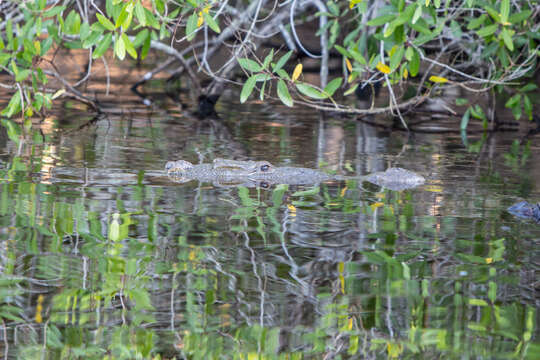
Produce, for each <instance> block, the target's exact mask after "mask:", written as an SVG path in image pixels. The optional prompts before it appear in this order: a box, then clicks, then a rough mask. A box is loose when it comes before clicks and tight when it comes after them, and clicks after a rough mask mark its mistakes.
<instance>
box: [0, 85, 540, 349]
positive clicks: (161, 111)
mask: <svg viewBox="0 0 540 360" xmlns="http://www.w3.org/2000/svg"><path fill="white" fill-rule="evenodd" d="M236 96H237V95H235V94H226V95H225V96H224V100H222V101H221V102H220V103H219V105H218V112H219V113H220V115H221V119H214V120H205V121H201V120H198V119H196V118H195V117H192V116H189V115H188V114H187V113H186V111H185V109H183V108H181V107H180V106H179V105H178V103H174V102H173V101H171V100H170V99H167V98H166V97H154V101H155V103H154V106H153V107H149V108H148V107H145V106H143V105H141V104H140V102H139V100H138V99H137V98H135V97H133V96H131V95H129V94H126V95H125V96H124V97H123V98H122V101H121V103H117V104H115V103H111V104H109V111H108V113H109V115H107V116H102V117H99V118H92V115H91V114H88V113H87V112H85V111H84V109H81V108H80V105H78V104H76V103H70V102H65V103H63V104H62V105H61V106H60V107H59V108H58V109H57V110H56V111H55V112H54V113H53V114H52V115H51V116H50V117H49V118H47V119H46V120H45V121H43V122H42V123H41V124H37V123H36V125H35V126H34V129H35V130H33V131H27V132H26V135H25V136H24V137H17V136H13V133H15V134H17V132H16V130H13V131H12V134H11V138H8V133H7V132H6V131H5V130H4V129H3V128H2V129H0V134H1V135H0V149H1V150H0V154H1V156H0V164H1V165H0V178H1V180H0V224H1V225H0V246H1V247H2V251H1V253H0V254H1V257H0V269H1V277H0V317H1V318H2V323H1V324H0V327H1V328H0V347H2V348H3V350H2V352H0V353H3V354H4V355H5V356H7V357H11V358H24V359H34V358H36V359H37V358H39V359H53V358H81V359H83V358H84V359H86V358H106V357H108V358H115V359H134V358H152V357H155V356H158V355H159V356H161V358H167V359H170V358H173V357H176V359H182V358H188V359H348V358H351V359H372V358H373V359H378V358H380V359H387V358H403V359H409V358H414V359H435V358H441V359H447V358H459V359H493V358H500V359H513V358H516V359H538V358H540V342H539V335H540V332H539V330H538V319H539V315H538V305H539V303H540V298H539V290H540V283H539V280H538V279H539V277H538V274H539V268H540V260H539V255H540V252H539V250H538V246H539V244H540V240H539V239H540V225H538V224H535V223H533V222H528V221H523V220H519V219H516V218H514V217H512V216H511V215H510V214H509V213H507V212H506V211H505V209H506V208H507V207H508V206H510V205H512V204H513V203H515V202H517V201H519V200H522V199H526V200H529V201H540V181H538V180H537V179H538V178H539V176H540V165H539V164H540V156H539V155H538V154H539V153H540V146H539V144H538V136H537V137H536V138H535V137H531V138H530V139H529V140H523V135H522V134H520V133H495V134H492V135H489V136H487V137H485V138H482V135H475V136H473V137H469V138H468V139H467V145H468V146H467V147H466V146H464V145H463V139H462V137H461V136H460V135H459V134H432V135H429V134H418V133H416V134H414V133H413V134H410V135H407V134H406V133H404V132H396V131H394V132H390V131H387V130H384V129H381V128H377V127H373V126H370V125H366V124H363V123H361V122H357V121H354V120H352V119H347V118H340V117H337V116H328V115H327V116H326V117H322V116H321V115H319V114H317V113H315V112H313V111H312V110H307V109H301V108H300V109H295V110H294V112H293V111H291V110H290V109H288V108H284V107H280V106H276V105H274V104H261V103H251V104H248V105H245V106H239V105H238V104H237V102H236V99H237V97H236ZM520 141H522V143H521V144H520ZM216 157H225V158H237V159H259V160H262V159H265V160H268V161H270V162H272V163H273V164H276V165H295V166H306V167H318V166H323V167H324V168H325V169H328V170H332V171H333V170H335V171H338V172H342V173H349V174H350V173H356V174H359V175H361V174H366V173H370V172H373V171H379V170H384V169H386V168H387V167H389V166H400V167H404V168H407V169H410V170H413V171H416V172H418V173H421V174H423V175H424V176H425V177H426V178H427V179H428V181H427V183H426V184H425V185H424V186H421V187H419V188H416V189H411V190H406V191H401V192H395V191H390V190H385V189H381V188H379V187H377V186H375V185H371V184H368V183H362V182H359V181H355V180H348V181H346V182H330V183H324V184H319V185H316V186H288V187H287V186H284V185H280V186H276V187H272V188H270V189H257V188H245V187H224V186H218V185H219V184H208V183H205V184H201V183H198V182H195V181H193V182H190V183H185V184H178V183H174V182H172V181H170V180H169V179H168V178H167V177H166V176H164V174H163V172H162V170H163V168H164V165H165V163H166V161H167V160H173V159H180V158H182V159H186V160H189V161H192V162H198V161H199V160H200V159H204V161H205V162H207V161H211V160H212V159H214V158H216Z"/></svg>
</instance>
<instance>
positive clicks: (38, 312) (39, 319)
mask: <svg viewBox="0 0 540 360" xmlns="http://www.w3.org/2000/svg"><path fill="white" fill-rule="evenodd" d="M42 311H43V295H39V296H38V299H37V305H36V317H35V319H36V322H37V323H38V324H41V323H42V322H43V317H42V316H41V312H42Z"/></svg>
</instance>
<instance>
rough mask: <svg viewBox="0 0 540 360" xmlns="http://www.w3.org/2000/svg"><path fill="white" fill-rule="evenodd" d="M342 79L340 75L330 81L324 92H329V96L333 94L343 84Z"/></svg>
mask: <svg viewBox="0 0 540 360" xmlns="http://www.w3.org/2000/svg"><path fill="white" fill-rule="evenodd" d="M342 81H343V79H342V78H340V77H338V78H335V79H334V80H332V81H330V82H329V83H328V85H326V87H325V88H324V92H325V93H326V94H328V96H333V95H334V93H335V92H336V90H337V89H338V88H339V87H340V86H341V82H342Z"/></svg>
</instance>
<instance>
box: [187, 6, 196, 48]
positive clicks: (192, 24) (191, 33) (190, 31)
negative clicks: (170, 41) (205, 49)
mask: <svg viewBox="0 0 540 360" xmlns="http://www.w3.org/2000/svg"><path fill="white" fill-rule="evenodd" d="M195 30H197V13H196V12H194V13H193V14H191V15H190V17H189V18H188V21H187V24H186V37H187V39H188V41H191V40H193V39H194V38H195Z"/></svg>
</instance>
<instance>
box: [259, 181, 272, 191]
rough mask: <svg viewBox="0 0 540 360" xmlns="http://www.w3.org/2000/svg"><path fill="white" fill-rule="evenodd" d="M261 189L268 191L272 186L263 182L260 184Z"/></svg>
mask: <svg viewBox="0 0 540 360" xmlns="http://www.w3.org/2000/svg"><path fill="white" fill-rule="evenodd" d="M259 187H261V188H263V189H268V188H269V187H270V184H268V183H267V182H266V181H261V183H260V184H259Z"/></svg>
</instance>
